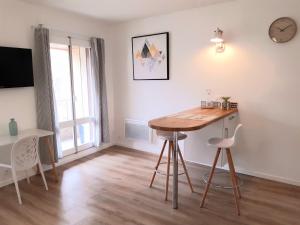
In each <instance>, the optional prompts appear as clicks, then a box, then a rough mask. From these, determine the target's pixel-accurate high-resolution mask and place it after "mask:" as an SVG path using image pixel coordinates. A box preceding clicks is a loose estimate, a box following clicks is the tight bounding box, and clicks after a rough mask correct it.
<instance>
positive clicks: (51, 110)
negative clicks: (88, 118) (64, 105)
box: [34, 27, 58, 163]
mask: <svg viewBox="0 0 300 225" xmlns="http://www.w3.org/2000/svg"><path fill="white" fill-rule="evenodd" d="M34 43H35V46H34V89H35V96H36V109H37V127H38V128H39V129H44V130H50V131H54V132H55V134H56V135H54V137H53V146H54V157H55V160H56V161H57V160H58V151H57V149H58V148H57V141H56V139H57V136H58V134H57V132H56V131H57V130H58V129H56V128H57V127H58V125H57V123H56V118H55V111H56V110H55V102H54V93H53V87H52V74H51V62H50V42H49V30H48V29H47V28H43V27H39V28H36V29H35V31H34ZM44 143H45V142H41V145H40V156H41V160H42V162H43V163H49V154H48V150H47V149H46V147H48V146H45V144H44Z"/></svg>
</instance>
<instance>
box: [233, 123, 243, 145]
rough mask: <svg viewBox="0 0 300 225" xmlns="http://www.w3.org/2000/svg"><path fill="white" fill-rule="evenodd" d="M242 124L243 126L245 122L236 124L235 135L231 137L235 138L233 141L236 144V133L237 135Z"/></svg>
mask: <svg viewBox="0 0 300 225" xmlns="http://www.w3.org/2000/svg"><path fill="white" fill-rule="evenodd" d="M242 126H243V124H241V123H240V124H238V125H237V126H236V128H235V130H234V133H233V136H232V137H231V139H232V140H233V143H234V144H235V142H236V135H237V133H238V131H239V129H240V128H241V127H242Z"/></svg>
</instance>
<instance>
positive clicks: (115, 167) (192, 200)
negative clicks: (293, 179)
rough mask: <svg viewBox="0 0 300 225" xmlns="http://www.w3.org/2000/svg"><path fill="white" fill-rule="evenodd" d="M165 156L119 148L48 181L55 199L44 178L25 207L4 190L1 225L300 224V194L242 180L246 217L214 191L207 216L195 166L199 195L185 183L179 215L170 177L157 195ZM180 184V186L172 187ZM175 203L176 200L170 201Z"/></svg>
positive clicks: (31, 187)
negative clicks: (156, 171)
mask: <svg viewBox="0 0 300 225" xmlns="http://www.w3.org/2000/svg"><path fill="white" fill-rule="evenodd" d="M156 160H157V156H155V155H151V154H147V153H143V152H138V151H134V150H130V149H126V148H121V147H112V148H110V149H107V150H104V151H102V152H101V153H96V154H94V155H91V156H88V157H86V158H83V159H80V160H77V161H75V162H73V163H69V164H67V165H65V166H62V167H60V168H59V173H60V176H61V181H60V182H59V183H55V182H54V180H53V179H52V177H51V173H47V174H46V176H47V180H48V184H49V191H48V192H47V191H45V189H44V187H43V184H42V181H41V179H40V177H39V176H35V177H33V178H32V183H31V184H27V182H26V181H25V180H23V181H21V182H20V188H21V194H22V198H23V205H22V206H20V205H18V203H17V198H16V194H15V189H14V186H13V185H9V186H7V187H4V188H1V189H0V224H1V225H8V224H9V225H29V224H30V225H48V224H49V225H50V224H51V225H61V224H62V225H65V224H76V225H90V224H95V225H96V224H99V225H146V224H147V225H168V224H176V225H190V224H191V225H192V224H193V225H194V224H195V225H201V224H203V225H210V224H211V225H226V224H249V225H255V224H263V225H269V224H270V225H276V224H278V225H285V224H286V225H296V224H300V188H299V187H295V186H291V185H286V184H281V183H276V182H272V181H267V180H263V179H258V178H254V177H250V176H242V179H243V181H244V185H243V186H242V188H241V192H242V196H243V197H242V200H241V216H240V217H238V216H236V214H235V205H234V199H233V196H232V193H231V190H223V189H212V190H211V191H210V192H209V194H208V197H207V201H206V205H205V208H203V209H200V208H199V204H200V199H201V194H200V193H202V192H203V189H204V185H203V184H202V183H201V175H202V174H203V173H205V172H207V171H208V168H206V167H200V166H195V165H189V166H188V168H189V171H190V175H191V178H192V182H193V184H194V186H195V189H196V191H197V193H193V194H192V193H191V192H190V190H189V187H188V184H187V181H186V178H185V176H181V177H180V184H179V209H178V210H173V209H172V207H171V201H167V202H165V201H164V183H165V177H162V176H161V177H158V179H157V180H156V181H155V182H154V187H153V188H151V189H150V188H149V187H148V185H149V181H150V178H151V174H152V169H153V167H154V165H155V162H156ZM171 183H172V182H171ZM169 198H171V192H170V195H169Z"/></svg>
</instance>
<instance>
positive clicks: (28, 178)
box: [25, 170, 30, 184]
mask: <svg viewBox="0 0 300 225" xmlns="http://www.w3.org/2000/svg"><path fill="white" fill-rule="evenodd" d="M25 174H26V180H27V183H28V184H30V177H29V175H28V170H25Z"/></svg>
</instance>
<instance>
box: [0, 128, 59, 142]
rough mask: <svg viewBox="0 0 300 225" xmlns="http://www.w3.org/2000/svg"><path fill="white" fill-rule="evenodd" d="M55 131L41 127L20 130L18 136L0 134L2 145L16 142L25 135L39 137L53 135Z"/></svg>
mask: <svg viewBox="0 0 300 225" xmlns="http://www.w3.org/2000/svg"><path fill="white" fill-rule="evenodd" d="M53 134H54V132H52V131H48V130H41V129H27V130H22V131H19V134H18V136H10V135H3V136H0V146H5V145H10V144H14V143H15V142H17V141H18V140H20V139H21V138H23V137H26V136H30V135H37V136H38V137H47V136H52V135H53Z"/></svg>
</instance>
